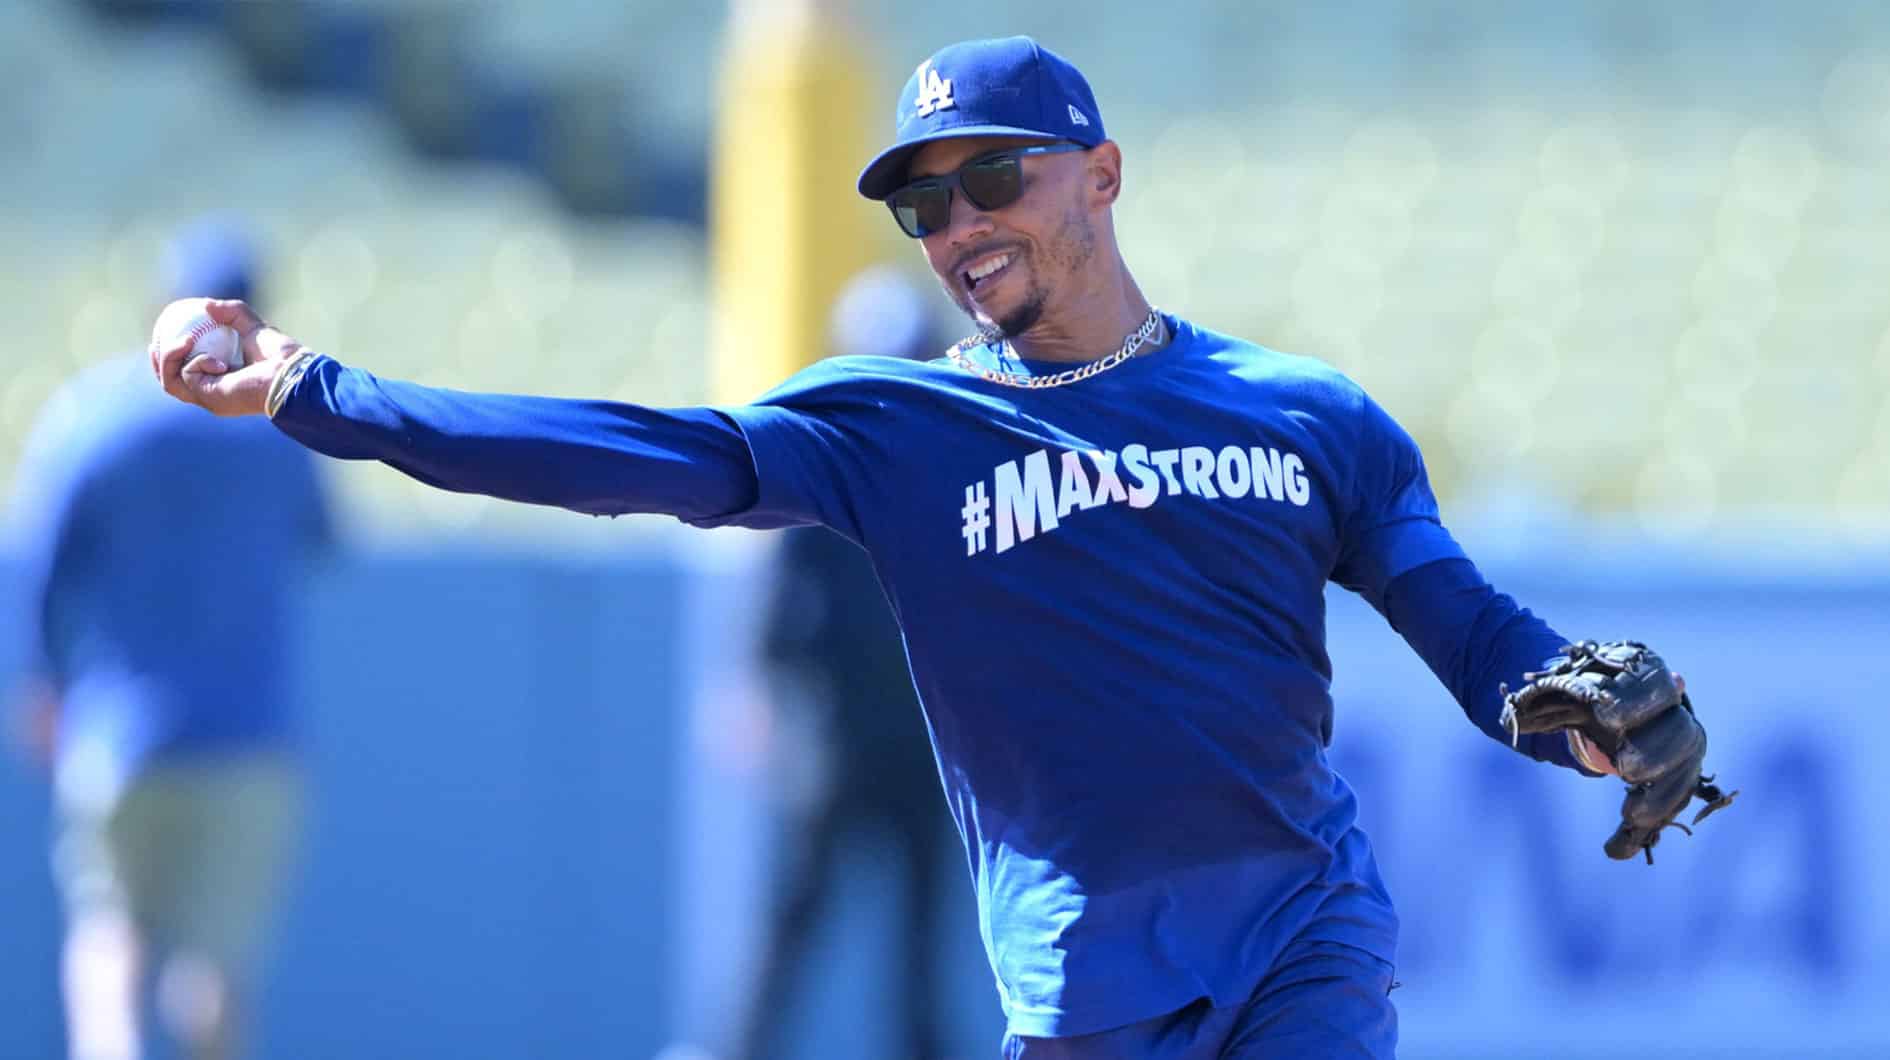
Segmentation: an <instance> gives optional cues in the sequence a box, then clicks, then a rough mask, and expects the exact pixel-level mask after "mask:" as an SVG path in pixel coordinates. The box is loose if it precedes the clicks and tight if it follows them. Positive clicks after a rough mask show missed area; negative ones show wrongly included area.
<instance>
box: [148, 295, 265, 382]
mask: <svg viewBox="0 0 1890 1060" xmlns="http://www.w3.org/2000/svg"><path fill="white" fill-rule="evenodd" d="M209 301H210V300H209V299H208V298H179V299H178V300H177V301H175V302H172V303H171V304H170V305H167V306H165V307H164V311H163V312H162V313H159V314H158V318H157V323H156V324H154V325H152V327H151V346H152V348H153V349H163V348H165V347H167V346H174V345H176V344H177V343H178V342H180V341H182V340H183V338H184V337H185V336H190V337H191V338H192V339H194V340H195V341H194V342H192V344H191V347H190V358H191V360H195V359H196V358H197V356H198V355H199V354H201V355H204V356H207V357H215V358H216V359H217V360H219V361H222V362H223V363H224V364H226V365H229V366H230V367H231V368H241V367H243V344H242V343H241V342H240V341H238V339H237V337H236V329H235V328H232V327H230V326H229V325H227V324H219V323H217V322H216V321H214V320H212V319H210V314H209V313H207V312H205V310H204V306H205V305H206V304H207V303H208V302H209ZM185 363H186V364H188V363H189V361H186V362H185Z"/></svg>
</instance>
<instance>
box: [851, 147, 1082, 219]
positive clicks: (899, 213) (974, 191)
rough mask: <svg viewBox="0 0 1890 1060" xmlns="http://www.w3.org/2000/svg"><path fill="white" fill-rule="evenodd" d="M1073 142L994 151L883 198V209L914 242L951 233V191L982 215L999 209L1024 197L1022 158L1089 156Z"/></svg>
mask: <svg viewBox="0 0 1890 1060" xmlns="http://www.w3.org/2000/svg"><path fill="white" fill-rule="evenodd" d="M1087 150H1089V148H1088V147H1086V146H1084V145H1083V144H1077V143H1055V144H1036V145H1033V146H1030V147H1011V148H1006V149H1004V150H1002V151H993V152H991V153H990V154H988V155H979V156H978V157H976V158H974V159H972V160H971V161H969V162H966V163H965V164H964V165H962V166H959V167H958V169H957V171H956V172H952V173H945V174H941V175H940V176H936V177H923V178H921V179H919V180H915V181H913V182H912V183H910V184H907V185H906V186H904V187H902V188H900V189H899V190H897V191H895V192H893V193H892V194H891V195H888V196H886V208H887V209H889V210H891V211H892V215H893V219H894V220H896V221H898V222H899V227H900V229H901V230H903V231H904V232H905V233H906V234H907V235H909V236H911V237H912V238H914V239H922V238H924V237H926V236H929V235H931V234H932V233H933V232H938V231H942V230H944V229H946V228H949V227H950V226H951V223H952V189H953V188H957V189H958V190H959V191H962V192H964V193H965V201H966V202H969V203H970V204H971V205H973V206H976V207H977V208H978V209H980V210H1002V209H1003V208H1004V207H1006V206H1009V205H1010V204H1011V203H1014V202H1016V201H1017V199H1018V197H1019V196H1021V195H1022V194H1024V164H1023V162H1022V161H1020V159H1022V158H1023V157H1024V156H1025V155H1060V154H1062V153H1064V152H1065V151H1087Z"/></svg>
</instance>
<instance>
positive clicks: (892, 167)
mask: <svg viewBox="0 0 1890 1060" xmlns="http://www.w3.org/2000/svg"><path fill="white" fill-rule="evenodd" d="M968 136H1025V137H1029V138H1030V139H1032V140H1063V139H1067V137H1062V136H1052V135H1050V134H1049V133H1046V132H1044V131H1042V130H1040V129H1020V128H1018V127H1017V126H1015V125H960V126H957V127H956V128H951V129H940V130H938V131H936V132H932V133H927V134H926V135H924V136H921V137H920V138H918V139H917V140H913V141H911V142H909V143H902V144H895V145H893V146H892V147H888V148H887V149H886V150H884V151H881V152H880V153H879V157H877V158H875V159H873V160H872V161H871V162H868V163H867V164H866V168H865V169H862V170H860V184H859V188H860V194H861V195H864V196H866V197H867V198H869V199H884V198H886V196H888V195H891V194H892V193H893V192H895V191H898V190H899V188H900V187H901V186H902V185H904V184H905V183H906V171H907V170H908V169H909V168H910V167H911V165H912V156H913V155H916V154H918V153H919V149H920V148H922V147H924V146H925V145H926V144H929V143H932V142H934V141H937V140H962V139H964V138H965V137H968Z"/></svg>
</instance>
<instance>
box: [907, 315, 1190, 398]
mask: <svg viewBox="0 0 1890 1060" xmlns="http://www.w3.org/2000/svg"><path fill="white" fill-rule="evenodd" d="M1161 326H1162V313H1161V310H1159V309H1156V308H1155V307H1154V306H1150V307H1149V309H1148V319H1147V320H1144V321H1142V326H1141V327H1139V328H1136V329H1135V330H1134V331H1132V332H1130V333H1129V337H1128V338H1126V339H1124V340H1122V347H1121V348H1120V349H1118V350H1116V352H1114V353H1112V354H1110V355H1108V356H1107V357H1104V358H1102V359H1101V360H1096V361H1090V362H1089V363H1088V364H1080V365H1077V366H1076V367H1075V368H1067V369H1065V370H1063V371H1061V372H1058V373H1057V374H1055V375H1022V374H1019V373H1016V372H1000V371H997V370H995V369H991V368H986V367H985V366H984V365H981V364H978V363H977V362H975V361H973V360H972V359H971V358H970V357H967V356H966V355H965V351H966V350H970V349H974V348H976V347H978V346H983V345H985V344H986V343H988V342H990V341H991V338H990V337H989V336H986V335H973V336H971V337H970V338H966V339H960V340H959V341H958V342H956V343H953V344H952V347H951V348H950V349H948V350H946V351H945V356H947V357H950V358H951V359H952V363H953V364H955V365H957V366H958V367H960V368H963V369H964V370H965V371H967V372H970V373H971V374H972V375H975V376H977V377H978V378H980V379H983V380H984V381H986V382H988V383H997V384H999V385H1000V386H1014V387H1018V388H1019V389H1022V390H1046V389H1048V388H1050V387H1053V386H1068V385H1069V384H1071V383H1080V382H1082V381H1083V380H1085V379H1088V378H1089V377H1090V376H1092V375H1101V374H1102V373H1104V372H1107V371H1108V370H1109V369H1111V368H1114V367H1115V366H1116V365H1119V364H1121V363H1122V362H1124V361H1126V360H1128V359H1129V358H1131V357H1133V356H1135V354H1136V351H1138V350H1140V349H1141V348H1142V347H1143V345H1144V344H1146V343H1147V342H1148V341H1149V340H1150V339H1151V338H1154V337H1155V332H1157V331H1159V330H1160V329H1161ZM1004 345H1006V346H1008V345H1009V343H1005V344H1004ZM999 349H1002V347H1001V346H1000V347H999Z"/></svg>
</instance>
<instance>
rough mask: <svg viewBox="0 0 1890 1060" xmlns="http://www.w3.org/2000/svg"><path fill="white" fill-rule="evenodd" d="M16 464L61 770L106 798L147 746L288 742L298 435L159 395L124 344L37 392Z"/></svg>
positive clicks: (310, 468) (298, 559)
mask: <svg viewBox="0 0 1890 1060" xmlns="http://www.w3.org/2000/svg"><path fill="white" fill-rule="evenodd" d="M19 478H20V489H19V491H18V497H17V499H16V503H15V516H16V518H17V519H18V521H19V522H20V523H21V524H22V525H23V529H24V531H25V533H24V541H25V555H26V563H27V566H26V571H27V577H26V585H27V587H28V590H27V593H26V594H25V595H26V597H27V600H26V603H27V606H28V608H29V615H28V622H27V629H28V630H29V635H30V637H31V642H30V643H29V645H28V646H27V653H26V657H27V661H28V670H29V673H30V674H32V675H33V676H34V677H36V678H38V679H39V680H41V681H43V682H45V683H46V684H48V685H50V686H51V687H52V688H53V689H55V690H56V693H57V696H58V699H59V702H60V710H59V724H58V727H57V743H56V748H55V750H56V763H55V764H56V767H57V768H58V769H59V770H60V771H61V772H62V776H74V775H77V776H80V777H82V780H81V781H80V783H82V784H84V785H85V786H86V787H87V788H88V789H90V790H91V791H92V792H96V793H100V796H101V797H105V796H106V795H107V794H108V793H109V792H110V791H112V790H115V788H116V786H117V785H119V784H122V783H123V782H124V781H126V780H127V779H129V778H130V777H132V776H134V775H135V774H137V773H138V772H139V771H140V770H141V769H142V768H143V767H144V766H145V765H146V764H147V763H148V762H150V761H152V760H153V759H156V758H159V757H167V756H181V755H190V754H202V753H210V752H216V751H225V750H231V749H256V748H263V747H267V748H280V747H282V746H284V745H286V744H288V743H289V742H290V741H291V740H292V738H293V724H292V719H291V717H290V713H289V690H288V688H287V687H286V681H287V679H288V675H287V672H286V661H287V647H286V642H287V640H288V625H287V622H288V615H287V611H288V608H289V605H290V603H291V600H292V595H291V594H292V593H293V592H294V590H295V588H296V587H297V585H298V574H299V573H300V572H301V570H302V566H303V561H304V560H305V559H306V557H307V554H308V552H309V551H310V550H312V549H316V548H319V547H321V545H322V544H323V542H325V541H326V540H327V538H328V535H329V523H328V515H327V510H326V507H325V504H324V501H323V497H322V492H321V489H320V486H319V484H318V482H317V479H316V476H315V471H314V461H313V460H312V459H311V458H310V457H309V455H308V453H307V452H306V451H304V450H303V449H301V448H300V447H298V446H295V445H293V444H290V443H289V442H287V441H286V440H285V439H283V438H282V437H281V435H280V434H279V433H278V432H275V431H273V430H270V429H269V428H268V426H267V425H266V424H263V423H256V422H234V421H227V420H218V419H217V418H216V417H214V416H210V415H208V414H206V413H204V412H203V411H202V410H200V409H194V408H189V407H187V406H183V405H179V404H177V403H176V402H174V401H170V400H168V399H165V398H163V397H162V395H159V394H158V393H156V391H155V390H154V389H153V387H152V386H151V379H150V369H149V367H148V365H147V364H146V363H145V362H144V358H143V357H142V356H132V357H127V358H121V359H114V360H111V361H108V362H105V363H103V364H102V365H100V366H98V367H95V368H93V369H91V370H90V371H88V372H86V373H84V374H82V375H81V376H80V377H78V378H77V379H75V380H74V381H73V382H72V383H70V384H68V385H67V386H66V387H65V388H63V389H62V390H61V391H60V392H59V393H58V394H57V395H55V397H54V398H53V399H52V400H51V401H49V402H48V404H47V406H46V408H45V410H44V412H43V413H42V416H41V418H40V422H39V424H38V425H37V426H36V428H35V431H34V433H33V435H32V436H31V438H30V439H29V442H28V446H27V450H26V456H25V459H24V460H23V461H22V463H21V467H20V474H19ZM237 548H240V549H241V550H242V553H243V555H244V557H245V560H244V562H242V563H232V564H223V563H219V562H218V556H219V555H220V554H222V553H225V552H228V551H231V550H233V549H237ZM211 659H214V665H207V664H206V660H211Z"/></svg>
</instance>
